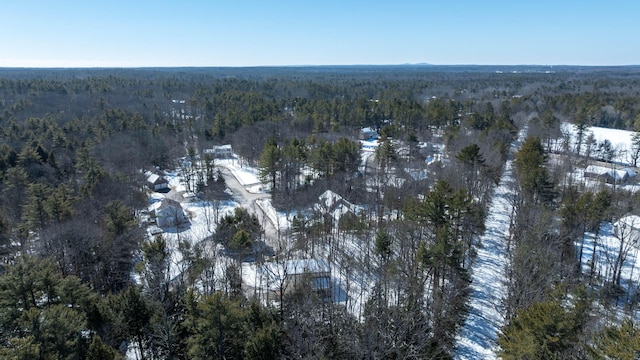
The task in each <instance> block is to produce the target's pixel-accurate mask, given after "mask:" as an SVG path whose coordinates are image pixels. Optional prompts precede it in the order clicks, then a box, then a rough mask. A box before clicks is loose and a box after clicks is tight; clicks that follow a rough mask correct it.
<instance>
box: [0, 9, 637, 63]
mask: <svg viewBox="0 0 640 360" xmlns="http://www.w3.org/2000/svg"><path fill="white" fill-rule="evenodd" d="M639 16H640V1H635V0H624V1H622V0H608V1H607V0H602V1H589V0H582V1H574V0H566V1H565V0H555V1H548V0H538V1H529V0H524V1H518V0H512V1H502V0H497V1H490V0H488V1H472V0H452V1H443V0H441V1H431V0H422V1H419V0H395V1H374V0H370V1H361V0H354V1H349V0H343V1H335V0H324V1H315V0H297V1H294V0H281V1H271V0H262V1H257V0H235V1H220V0H186V1H163V0H156V1H147V0H126V1H125V0H110V1H102V0H86V1H69V0H57V1H51V0H19V1H17V0H16V1H14V0H3V1H0V67H6V66H11V67H15V66H18V67H87V66H88V67H140V66H263V65H264V66H270V65H338V64H404V63H430V64H438V65H452V64H480V65H488V64H500V65H514V64H539V65H632V64H633V65H635V64H640V20H639Z"/></svg>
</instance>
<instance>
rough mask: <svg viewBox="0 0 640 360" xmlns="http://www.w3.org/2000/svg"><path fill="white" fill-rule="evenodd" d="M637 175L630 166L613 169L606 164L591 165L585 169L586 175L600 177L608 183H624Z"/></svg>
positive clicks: (599, 178)
mask: <svg viewBox="0 0 640 360" xmlns="http://www.w3.org/2000/svg"><path fill="white" fill-rule="evenodd" d="M636 175H637V174H636V172H635V171H633V170H631V169H629V168H624V169H612V168H607V167H604V166H597V165H589V166H587V168H586V169H585V170H584V177H588V178H594V179H598V180H600V181H604V182H605V183H607V184H623V183H626V182H627V181H629V179H630V178H633V177H635V176H636Z"/></svg>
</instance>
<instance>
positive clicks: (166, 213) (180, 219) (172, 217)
mask: <svg viewBox="0 0 640 360" xmlns="http://www.w3.org/2000/svg"><path fill="white" fill-rule="evenodd" d="M155 213H156V222H157V224H158V226H159V227H161V228H167V227H174V226H180V225H183V224H188V223H189V218H188V217H187V215H185V213H184V211H183V210H182V206H181V205H180V203H179V202H177V201H175V200H171V199H163V200H162V201H161V202H160V203H159V205H158V206H157V207H156V209H155Z"/></svg>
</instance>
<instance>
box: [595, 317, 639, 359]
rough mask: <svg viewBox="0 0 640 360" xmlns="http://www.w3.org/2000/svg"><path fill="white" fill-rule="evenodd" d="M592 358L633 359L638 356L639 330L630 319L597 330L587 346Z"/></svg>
mask: <svg viewBox="0 0 640 360" xmlns="http://www.w3.org/2000/svg"><path fill="white" fill-rule="evenodd" d="M589 355H590V356H591V358H592V359H598V360H600V359H602V360H605V359H619V360H634V359H638V358H640V330H639V329H638V327H637V326H636V325H635V324H634V322H633V321H632V320H631V319H625V320H624V321H623V322H622V324H621V325H620V326H608V327H606V328H605V329H603V330H602V331H601V332H599V333H598V334H597V335H596V338H595V339H594V342H593V345H591V346H590V347H589Z"/></svg>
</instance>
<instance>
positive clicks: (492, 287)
mask: <svg viewBox="0 0 640 360" xmlns="http://www.w3.org/2000/svg"><path fill="white" fill-rule="evenodd" d="M526 132H527V128H526V127H525V128H523V129H522V130H521V131H520V133H519V134H518V139H517V140H516V141H515V142H514V143H513V144H512V145H511V156H510V159H509V160H507V163H506V164H505V167H504V171H503V173H502V177H501V178H500V185H499V186H498V187H497V188H496V189H495V190H494V194H493V198H492V200H491V205H490V207H489V212H488V215H487V220H486V231H485V233H484V235H483V236H482V237H481V238H480V247H479V248H478V250H477V251H478V253H477V257H476V259H475V261H474V263H473V266H472V277H471V279H472V282H471V296H470V299H469V314H468V315H467V319H466V320H465V323H464V326H463V328H462V329H461V331H460V332H459V333H458V337H457V339H456V340H457V345H456V349H455V353H454V358H455V359H495V358H496V340H497V338H498V332H499V331H500V328H501V327H502V325H503V323H504V311H503V310H502V303H503V299H504V298H505V297H506V295H507V289H506V278H505V269H506V266H507V249H506V245H507V240H508V238H509V236H510V232H509V227H510V219H511V215H512V214H511V213H512V209H513V205H512V199H513V196H514V194H515V190H514V186H513V182H514V181H515V180H514V176H513V160H512V158H513V154H514V153H515V152H516V151H517V150H518V149H519V147H520V144H521V143H522V141H524V137H525V136H526Z"/></svg>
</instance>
